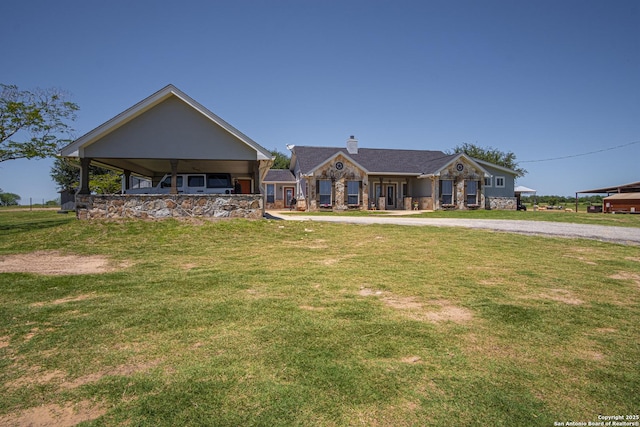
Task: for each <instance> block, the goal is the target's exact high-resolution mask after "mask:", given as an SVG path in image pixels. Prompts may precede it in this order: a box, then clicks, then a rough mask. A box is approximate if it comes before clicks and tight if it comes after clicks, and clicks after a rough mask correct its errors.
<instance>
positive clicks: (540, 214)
mask: <svg viewBox="0 0 640 427" xmlns="http://www.w3.org/2000/svg"><path fill="white" fill-rule="evenodd" d="M399 212H402V214H403V215H408V216H412V217H416V218H466V219H505V220H526V221H553V222H572V223H576V224H593V225H611V226H618V227H640V215H639V214H604V213H587V212H586V206H585V207H583V208H581V209H580V211H579V212H565V211H557V210H548V211H547V210H539V211H533V210H531V208H529V210H527V211H526V212H525V211H514V210H486V209H478V210H454V211H426V212H415V213H414V211H394V210H388V211H359V210H353V211H345V212H291V211H283V212H281V214H283V215H305V216H306V215H313V216H327V215H329V216H336V215H343V216H380V215H394V214H397V213H399Z"/></svg>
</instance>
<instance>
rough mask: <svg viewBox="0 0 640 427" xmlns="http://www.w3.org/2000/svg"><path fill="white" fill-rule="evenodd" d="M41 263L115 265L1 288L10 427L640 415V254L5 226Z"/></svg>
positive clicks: (1, 217) (604, 248)
mask: <svg viewBox="0 0 640 427" xmlns="http://www.w3.org/2000/svg"><path fill="white" fill-rule="evenodd" d="M540 214H542V213H540ZM545 214H549V213H545ZM594 216H595V215H594ZM609 217H612V216H609ZM621 217H622V215H621ZM34 252H35V253H36V255H37V256H38V258H36V261H32V262H30V263H27V265H25V266H24V269H25V270H27V269H28V270H35V269H38V268H40V267H42V265H44V264H46V262H47V261H48V260H50V259H55V257H56V256H60V257H62V256H68V255H76V256H82V257H85V258H82V259H80V260H79V261H75V262H67V263H63V264H65V265H66V266H68V267H69V268H71V269H73V267H74V265H78V264H88V263H89V261H90V260H92V259H93V258H91V257H94V256H103V257H107V258H108V260H109V262H110V267H112V269H113V270H112V271H109V272H103V273H94V274H79V275H74V274H63V275H42V274H34V273H26V272H11V273H0V386H1V387H2V392H1V393H0V425H11V423H14V424H15V425H28V422H29V420H31V419H33V417H36V416H40V417H41V419H42V417H45V418H46V416H47V415H46V414H50V417H52V419H55V417H56V414H58V416H61V415H59V414H60V413H62V412H63V411H64V410H68V411H71V409H69V408H73V411H75V413H76V414H78V415H77V416H78V418H77V420H78V421H81V420H83V419H84V420H86V421H85V422H86V425H109V426H112V425H118V426H119V425H135V426H165V425H166V426H176V425H180V426H182V425H233V426H238V425H242V426H245V425H264V426H272V425H322V426H341V425H367V426H370V425H380V426H388V425H389V426H408V425H411V426H414V425H415V426H422V425H478V426H480V425H482V426H489V425H490V426H516V425H518V426H519V425H527V426H528V425H534V426H538V425H539V426H552V425H554V422H567V421H578V422H587V421H598V415H599V414H602V415H616V414H623V415H626V414H637V413H638V412H639V410H640V397H639V396H640V328H639V324H640V248H638V247H634V246H622V245H616V244H608V243H602V242H596V241H587V240H576V239H560V238H543V237H537V236H523V235H515V234H507V233H492V232H490V231H482V230H468V229H458V228H440V227H400V226H382V225H371V226H359V225H345V224H329V223H326V224H325V223H317V222H314V223H305V222H302V223H298V222H282V221H266V220H265V221H245V220H232V221H219V222H206V221H191V222H178V221H174V220H166V221H155V222H152V221H148V222H144V221H114V222H100V221H95V222H89V221H77V220H75V219H74V218H73V216H72V215H60V214H57V213H55V212H36V211H34V212H1V211H0V266H2V265H5V264H7V263H8V260H10V259H12V258H10V255H13V254H21V256H22V257H26V256H27V255H28V254H33V253H34ZM61 259H62V258H61ZM38 260H39V261H38ZM56 411H57V412H56ZM43 414H45V415H43ZM20 423H22V424H20Z"/></svg>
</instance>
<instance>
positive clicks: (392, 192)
mask: <svg viewBox="0 0 640 427" xmlns="http://www.w3.org/2000/svg"><path fill="white" fill-rule="evenodd" d="M386 187H387V188H386V194H387V200H386V201H385V204H386V205H387V209H389V208H391V209H394V208H395V207H396V185H395V184H387V186H386Z"/></svg>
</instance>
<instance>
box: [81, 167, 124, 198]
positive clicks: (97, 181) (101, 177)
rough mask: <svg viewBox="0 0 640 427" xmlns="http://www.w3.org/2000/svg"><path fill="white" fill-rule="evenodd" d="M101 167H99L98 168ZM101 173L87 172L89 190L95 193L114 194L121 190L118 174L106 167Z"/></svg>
mask: <svg viewBox="0 0 640 427" xmlns="http://www.w3.org/2000/svg"><path fill="white" fill-rule="evenodd" d="M98 169H101V168H98ZM102 170H103V171H106V172H105V173H101V174H95V173H94V174H93V176H92V175H91V173H89V190H91V191H92V192H95V193H97V194H114V193H119V192H120V191H121V190H122V179H121V178H120V174H119V173H117V172H114V171H112V170H108V169H102Z"/></svg>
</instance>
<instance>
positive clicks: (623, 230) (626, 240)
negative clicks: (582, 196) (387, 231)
mask: <svg viewBox="0 0 640 427" xmlns="http://www.w3.org/2000/svg"><path fill="white" fill-rule="evenodd" d="M401 212H407V214H409V215H411V214H415V213H416V212H415V211H401ZM267 213H268V214H269V215H271V216H272V217H274V218H279V219H283V220H285V221H316V222H337V223H348V224H393V225H411V226H432V227H466V228H481V229H487V230H494V231H502V232H508V233H521V234H533V235H542V236H554V237H569V238H579V239H592V240H600V241H603V242H613V243H619V244H622V245H637V246H640V228H632V227H614V226H606V225H591V224H574V223H563V222H549V221H525V220H522V221H520V220H502V219H465V218H413V217H406V216H403V215H402V214H398V215H384V216H383V215H372V216H360V217H358V216H321V215H318V216H314V215H298V214H296V215H287V214H283V213H281V212H278V211H268V212H267ZM405 215H406V214H405Z"/></svg>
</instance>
